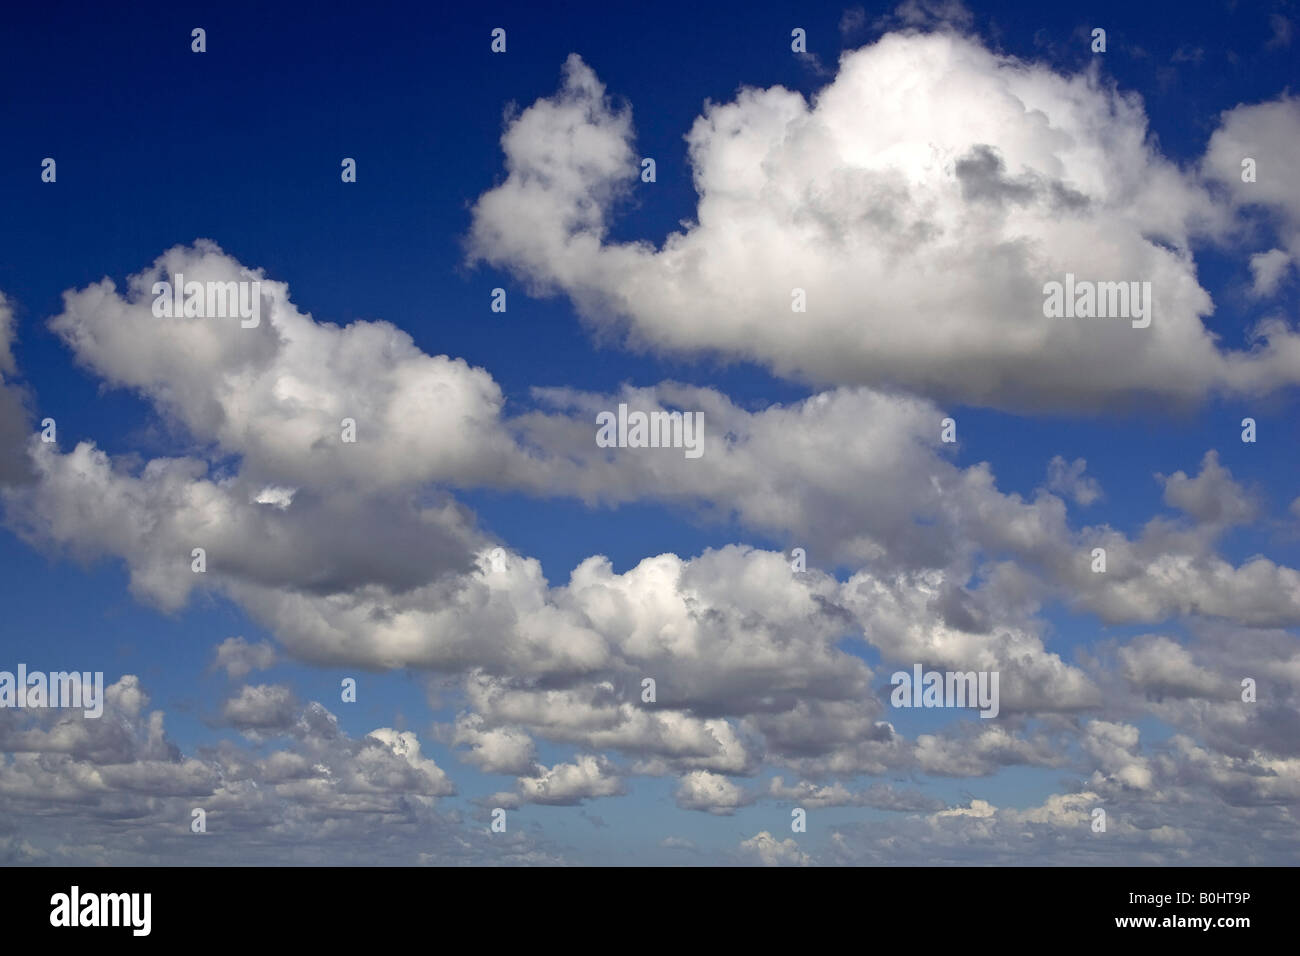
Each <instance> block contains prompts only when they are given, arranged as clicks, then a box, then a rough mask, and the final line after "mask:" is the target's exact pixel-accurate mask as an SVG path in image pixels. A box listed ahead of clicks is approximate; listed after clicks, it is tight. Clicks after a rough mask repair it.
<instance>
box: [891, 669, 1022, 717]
mask: <svg viewBox="0 0 1300 956" xmlns="http://www.w3.org/2000/svg"><path fill="white" fill-rule="evenodd" d="M889 683H891V684H893V685H894V690H893V692H892V693H891V694H890V695H889V702H890V703H891V704H893V705H894V706H895V707H979V708H980V716H981V717H996V716H997V715H998V710H999V709H1000V708H999V706H998V672H997V671H978V672H976V671H966V672H964V673H963V672H961V671H947V672H945V673H940V672H939V671H925V672H924V673H923V672H922V671H921V665H920V664H917V665H915V666H914V667H913V668H912V673H911V674H909V673H908V672H907V671H896V672H895V673H894V675H893V676H892V677H890V678H889Z"/></svg>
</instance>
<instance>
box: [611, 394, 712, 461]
mask: <svg viewBox="0 0 1300 956" xmlns="http://www.w3.org/2000/svg"><path fill="white" fill-rule="evenodd" d="M596 424H597V425H599V426H600V428H599V429H597V431H596V446H597V447H598V448H684V449H685V450H686V451H685V454H686V457H687V458H699V457H700V456H701V455H702V454H704V447H703V445H704V413H703V412H684V413H683V412H649V413H647V412H629V411H628V410H627V405H625V404H620V405H619V406H618V414H617V415H615V414H614V413H613V412H601V413H600V414H599V415H597V416H596Z"/></svg>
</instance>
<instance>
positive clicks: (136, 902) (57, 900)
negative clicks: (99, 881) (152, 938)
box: [50, 886, 153, 936]
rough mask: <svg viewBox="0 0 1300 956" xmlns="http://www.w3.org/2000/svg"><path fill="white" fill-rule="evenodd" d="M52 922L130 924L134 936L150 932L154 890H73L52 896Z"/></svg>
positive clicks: (95, 924)
mask: <svg viewBox="0 0 1300 956" xmlns="http://www.w3.org/2000/svg"><path fill="white" fill-rule="evenodd" d="M50 905H51V906H52V907H53V909H51V910H50V925H51V926H129V927H131V934H132V935H133V936H148V935H149V929H150V926H151V923H152V919H151V910H152V909H153V894H151V893H87V894H85V895H84V896H83V895H82V894H81V891H80V888H79V887H77V886H74V887H73V888H72V892H71V893H55V894H54V895H53V896H51V897H50Z"/></svg>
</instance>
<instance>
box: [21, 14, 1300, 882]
mask: <svg viewBox="0 0 1300 956" xmlns="http://www.w3.org/2000/svg"><path fill="white" fill-rule="evenodd" d="M7 20H8V22H7V24H6V29H5V31H4V32H3V34H0V75H2V76H3V80H4V82H3V84H2V86H0V89H3V91H4V92H3V93H0V115H3V118H4V122H3V134H0V135H2V136H3V148H0V210H3V223H4V226H3V229H0V575H2V579H3V582H4V584H3V586H2V587H3V590H2V591H0V593H3V595H4V602H3V613H0V705H2V706H0V861H3V862H5V863H6V864H10V865H14V864H17V865H48V864H69V865H70V864H75V865H100V864H106V865H130V864H146V865H148V864H180V865H226V864H347V865H403V866H405V865H575V864H576V865H686V866H696V865H750V864H754V865H814V866H818V865H873V866H879V865H918V864H942V865H990V864H994V865H1105V866H1115V865H1143V866H1157V865H1158V866H1166V865H1193V864H1199V865H1204V864H1229V865H1258V864H1288V863H1295V862H1296V861H1297V857H1298V852H1300V837H1298V836H1297V833H1298V832H1300V831H1297V828H1296V822H1297V820H1296V814H1297V811H1298V809H1300V709H1298V705H1300V645H1298V644H1297V640H1296V638H1297V627H1298V626H1300V572H1298V571H1297V570H1296V569H1297V567H1300V487H1298V486H1297V485H1298V483H1297V480H1296V474H1297V471H1296V462H1297V460H1298V459H1297V454H1296V447H1297V442H1298V441H1300V428H1297V425H1296V413H1297V410H1298V406H1297V385H1300V329H1298V328H1297V321H1296V316H1297V306H1298V305H1300V282H1298V281H1297V269H1298V268H1300V187H1298V186H1297V182H1296V176H1295V170H1296V168H1297V162H1298V161H1300V96H1298V95H1297V94H1296V93H1295V90H1294V88H1295V86H1296V85H1297V71H1296V68H1295V65H1294V64H1295V62H1296V60H1295V57H1296V49H1297V41H1296V40H1295V39H1294V38H1293V34H1294V32H1295V29H1296V26H1297V23H1300V10H1298V9H1297V5H1296V4H1295V3H1294V2H1264V3H1259V4H1241V3H1231V4H1221V3H1220V4H1210V3H1197V4H1191V5H1182V4H1178V5H1175V4H1154V5H1149V6H1148V5H1141V6H1138V5H1133V4H1119V3H1098V4H1090V5H1088V6H1087V7H1086V8H1084V7H1079V6H1076V5H1065V6H1060V7H1049V8H1047V9H1043V8H1041V5H1028V4H1017V3H1010V4H996V5H991V4H989V5H980V4H968V5H963V4H961V3H957V2H932V0H908V2H906V3H903V4H902V5H901V6H898V5H894V4H882V5H874V6H870V7H866V6H857V5H844V4H821V3H817V4H805V3H800V4H792V3H787V4H776V3H753V2H747V3H744V4H739V3H715V4H708V5H699V4H690V5H677V4H672V3H660V4H655V5H653V6H652V7H646V6H645V5H639V6H631V5H628V6H626V7H616V8H613V9H611V6H610V5H608V4H594V3H571V4H565V5H563V6H562V7H559V8H554V9H551V8H547V7H546V6H545V5H537V4H504V5H502V4H497V5H475V6H474V8H473V9H471V10H464V9H460V10H457V9H454V8H451V7H442V6H439V5H420V6H416V5H409V6H407V5H400V6H399V5H391V4H384V3H373V4H367V5H364V7H361V8H352V7H349V6H344V5H330V4H326V5H321V6H320V7H318V8H315V9H310V10H288V9H283V8H278V7H272V8H267V7H266V6H265V5H253V4H242V3H229V4H222V5H220V7H217V6H215V5H214V6H204V5H188V4H168V5H165V6H164V5H155V4H140V5H133V6H132V7H131V8H130V9H127V10H111V11H110V10H105V9H101V8H92V7H90V6H89V5H86V6H84V7H83V6H79V5H61V4H57V3H56V4H52V5H47V6H44V7H41V8H36V7H32V6H30V5H29V6H28V7H25V8H22V9H19V10H15V11H14V12H13V13H12V14H10V16H9V17H8V18H7ZM196 28H198V29H201V30H202V31H203V34H202V37H201V42H200V41H199V40H197V39H196V38H195V36H194V34H193V31H194V30H195V29H196ZM498 29H500V30H502V31H504V34H503V37H504V39H503V40H502V39H501V37H502V35H501V34H497V35H496V40H495V45H496V46H497V47H498V49H496V50H494V49H493V46H494V31H495V30H498ZM1099 29H1100V30H1103V31H1104V35H1102V34H1098V33H1096V31H1097V30H1099ZM502 43H504V49H500V47H501V46H502ZM196 46H201V47H202V50H201V51H200V50H196V49H195V47H196ZM51 160H52V161H53V162H52V163H51V162H50V161H51ZM349 160H350V161H351V163H349V162H348V161H349ZM646 160H652V161H653V163H652V164H648V163H647V162H646ZM178 274H180V275H183V276H184V277H185V280H184V281H186V282H198V283H201V284H203V286H204V288H206V287H207V285H208V284H214V285H215V284H220V283H236V284H240V285H239V287H240V288H241V289H243V290H245V291H249V290H251V291H249V294H250V296H251V298H250V299H249V302H250V303H251V302H252V301H254V300H255V301H256V303H257V310H256V314H255V319H254V316H253V314H252V313H249V314H246V315H235V314H231V313H229V312H227V313H224V314H215V315H206V314H205V315H188V316H185V315H177V316H167V315H165V314H159V312H160V309H159V307H157V306H156V301H157V299H158V295H159V294H158V292H157V290H156V289H155V283H161V282H167V283H171V282H173V281H175V276H176V275H178ZM1067 276H1068V277H1069V278H1068V279H1067ZM254 283H256V285H254ZM1052 283H1060V284H1061V285H1062V287H1065V286H1066V285H1067V283H1068V284H1069V286H1070V288H1071V289H1073V288H1075V286H1076V283H1089V284H1097V287H1101V286H1100V284H1102V283H1106V284H1108V287H1109V288H1110V290H1111V292H1112V293H1114V295H1115V299H1114V302H1113V303H1112V305H1113V306H1114V308H1113V309H1112V311H1113V312H1118V314H1108V315H1105V316H1098V315H1091V316H1089V315H1087V314H1066V315H1058V314H1053V313H1052V311H1051V308H1050V303H1049V299H1050V294H1049V289H1050V288H1051V284H1052ZM1119 283H1122V284H1123V290H1124V292H1125V293H1127V294H1128V295H1127V298H1128V301H1127V302H1124V301H1123V300H1121V299H1120V298H1118V292H1116V291H1115V290H1117V289H1119V288H1120V286H1118V285H1116V284H1119ZM1080 287H1082V286H1080ZM1105 298H1106V293H1105V292H1103V293H1102V294H1101V295H1100V296H1099V297H1098V302H1101V301H1102V300H1104V299H1105ZM1073 304H1075V303H1073V302H1072V305H1073ZM1094 311H1096V310H1094ZM1070 312H1071V313H1082V312H1083V307H1082V306H1080V308H1079V309H1077V310H1075V309H1071V310H1070ZM620 406H625V410H626V411H627V412H631V413H638V412H639V413H642V414H649V413H676V414H679V415H680V416H682V417H681V418H680V419H679V420H680V421H683V422H692V421H697V422H699V423H700V424H699V431H698V432H696V433H695V436H696V437H697V438H699V443H698V445H696V446H694V447H693V446H692V444H691V442H692V439H691V433H690V432H689V430H687V431H685V432H678V433H676V434H672V433H671V431H669V432H665V433H664V438H665V441H664V442H663V445H664V446H665V447H636V445H637V441H636V439H635V437H633V435H631V434H629V433H628V431H627V430H626V429H624V430H623V431H622V433H621V435H620V432H619V430H618V429H617V428H616V429H614V430H613V432H612V434H611V432H610V431H609V429H608V428H605V429H604V430H602V422H605V421H607V420H609V419H614V420H617V418H618V414H619V408H620ZM665 420H668V421H670V419H665ZM1247 420H1249V423H1248V422H1247ZM629 421H631V419H629ZM349 423H351V424H350V426H349ZM620 437H621V438H623V439H625V440H624V441H622V442H619V441H618V439H619V438H620ZM611 438H612V439H613V442H612V443H611V441H610V440H609V439H611ZM627 439H631V440H627ZM1248 439H1249V440H1248ZM196 548H198V549H202V551H201V553H202V560H201V563H200V561H199V559H197V558H196V557H195V552H194V549H196ZM796 549H798V550H796ZM1098 549H1100V550H1098ZM200 564H201V569H200ZM20 664H22V665H24V666H25V667H26V669H27V670H28V671H41V672H55V671H68V670H75V671H78V672H91V673H93V672H102V673H103V681H104V685H105V688H104V692H103V713H102V714H101V715H100V716H98V717H93V716H86V715H85V714H84V713H83V711H82V709H78V708H72V707H63V708H58V707H47V708H38V707H19V706H13V705H5V699H4V697H3V686H2V684H3V679H4V676H3V673H2V672H5V671H7V672H12V673H16V672H17V669H18V667H19V665H20ZM918 666H919V667H920V668H921V670H922V672H923V673H926V672H937V673H939V674H941V675H942V674H948V673H975V674H979V675H983V677H984V678H985V679H991V677H990V675H997V680H998V683H997V687H998V700H997V706H996V707H995V708H992V709H993V710H995V711H996V713H992V712H989V710H990V709H989V708H985V712H986V713H987V716H981V711H980V709H978V708H975V707H971V706H954V702H953V701H951V700H946V699H945V700H940V701H939V703H941V704H945V706H937V707H919V708H918V707H903V706H897V705H896V702H897V700H896V692H895V686H894V685H895V684H896V683H898V680H897V679H896V677H895V675H896V674H898V673H899V672H902V673H905V674H908V675H910V674H912V673H913V672H914V668H916V667H918ZM646 680H650V681H653V687H652V688H650V689H647V687H646V684H645V681H646ZM350 688H354V689H355V690H354V693H352V692H351V691H350ZM968 703H969V702H968ZM198 811H202V812H201V813H200V812H198Z"/></svg>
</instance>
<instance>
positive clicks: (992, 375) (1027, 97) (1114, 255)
mask: <svg viewBox="0 0 1300 956" xmlns="http://www.w3.org/2000/svg"><path fill="white" fill-rule="evenodd" d="M903 90H905V91H906V92H905V94H904V93H902V92H900V91H903ZM1287 109H1290V107H1288V108H1287ZM1289 116H1290V114H1289V113H1288V114H1286V115H1285V116H1284V115H1282V114H1280V113H1279V114H1278V115H1274V114H1272V113H1270V114H1268V117H1271V118H1272V119H1273V120H1280V119H1286V121H1287V122H1288V123H1289V122H1290V118H1289ZM1268 117H1265V116H1263V115H1261V116H1260V117H1259V119H1258V122H1259V123H1260V124H1261V128H1262V124H1264V123H1265V122H1267V121H1268ZM1254 122H1255V120H1252V119H1250V118H1249V117H1246V116H1240V115H1238V116H1233V117H1228V118H1227V120H1226V125H1225V127H1224V129H1223V130H1221V131H1220V133H1221V134H1222V135H1220V134H1216V139H1215V140H1214V141H1212V143H1211V148H1210V154H1209V156H1210V160H1211V161H1210V168H1211V169H1216V170H1217V169H1218V168H1219V167H1218V165H1216V164H1217V162H1218V160H1219V157H1221V156H1224V155H1227V154H1229V153H1232V154H1233V156H1234V157H1235V158H1234V159H1233V164H1234V166H1235V164H1236V161H1237V159H1239V158H1240V155H1242V154H1241V153H1240V152H1236V151H1235V147H1236V144H1237V142H1238V140H1239V139H1240V133H1241V130H1242V127H1243V126H1245V125H1248V124H1253V123H1254ZM1286 129H1287V130H1288V131H1286V132H1281V133H1273V134H1270V135H1271V138H1270V139H1269V140H1268V141H1267V145H1269V147H1270V148H1269V149H1268V151H1267V155H1270V156H1274V157H1277V158H1276V159H1275V160H1274V161H1275V162H1277V161H1280V158H1281V157H1282V156H1285V155H1287V153H1286V152H1285V149H1284V147H1285V146H1286V145H1287V144H1288V143H1292V142H1294V137H1293V136H1291V132H1290V131H1289V127H1286ZM633 135H634V130H633V125H632V117H631V113H630V110H628V109H619V108H615V107H614V106H613V105H612V103H611V101H610V99H609V97H608V96H607V94H606V91H605V88H604V86H603V84H602V83H601V82H600V80H599V79H598V78H597V77H596V75H595V73H594V72H593V71H592V70H591V68H590V67H588V66H587V65H586V64H585V63H584V62H583V61H582V60H581V59H580V58H578V57H577V56H576V55H575V56H571V57H570V58H569V59H568V61H567V62H566V63H565V65H564V72H563V79H562V83H561V86H560V89H559V91H558V92H557V93H556V94H555V95H553V96H551V97H545V98H542V99H540V100H538V101H537V102H536V103H535V104H534V105H533V106H531V107H530V108H528V109H526V110H524V111H523V112H522V113H521V114H519V115H518V116H517V117H516V118H514V119H513V120H512V121H511V122H510V123H509V125H508V126H507V128H506V131H505V134H504V135H503V137H502V148H503V150H504V153H505V168H506V178H505V180H504V181H503V182H502V183H501V184H500V185H498V186H496V187H494V188H493V189H491V190H490V191H488V192H487V193H485V194H484V195H482V196H481V197H480V198H479V200H478V202H477V204H476V205H475V208H474V219H473V224H472V228H471V231H470V236H469V249H470V255H471V259H473V260H476V261H486V262H488V263H491V264H492V265H494V266H498V267H502V268H507V269H510V270H511V271H512V272H514V273H515V274H516V275H518V276H519V277H520V278H521V279H523V280H525V281H527V282H529V283H531V284H532V286H533V287H534V288H535V289H536V290H537V291H542V292H546V291H560V292H563V293H564V294H566V295H567V296H569V297H570V298H571V299H572V300H573V301H574V303H575V304H576V305H577V306H578V308H579V309H580V310H581V312H582V313H583V314H584V316H585V317H586V319H587V321H588V322H589V323H590V324H591V325H592V326H593V327H594V328H595V329H597V330H600V331H613V332H617V333H619V334H621V335H623V337H624V338H625V339H626V341H627V342H628V343H629V344H630V345H632V346H634V347H639V348H646V349H652V350H656V351H659V352H663V353H666V354H672V355H676V356H700V355H720V356H725V357H728V358H740V359H749V360H753V361H756V362H759V363H762V364H764V365H766V366H768V367H770V368H771V369H772V370H773V371H774V372H775V373H776V374H778V375H782V376H786V377H790V378H794V379H798V380H801V381H807V382H812V383H817V384H893V385H901V386H904V387H907V388H909V389H912V390H917V391H923V392H926V393H929V394H931V395H934V396H938V397H941V398H954V399H960V400H962V401H966V402H978V403H988V404H995V405H1001V406H1007V407H1043V406H1055V407H1069V408H1081V407H1092V406H1097V405H1103V404H1108V403H1110V402H1112V401H1114V400H1116V399H1118V398H1121V397H1123V398H1132V397H1135V396H1137V395H1143V394H1150V393H1157V394H1160V395H1161V396H1163V398H1165V399H1166V400H1174V401H1180V400H1181V401H1193V400H1197V399H1199V398H1201V397H1203V396H1204V395H1206V394H1207V393H1209V392H1211V391H1215V390H1226V391H1229V392H1245V393H1261V392H1267V391H1269V390H1272V389H1276V388H1279V387H1283V386H1286V385H1291V384H1295V383H1296V382H1297V381H1300V345H1297V342H1300V339H1297V337H1296V335H1295V334H1294V332H1293V331H1291V330H1289V329H1287V328H1285V327H1284V326H1281V325H1279V324H1277V323H1273V324H1271V325H1269V326H1267V327H1261V329H1260V330H1259V334H1260V337H1261V342H1260V347H1259V348H1257V349H1253V350H1251V351H1249V352H1231V351H1225V350H1223V349H1221V348H1219V347H1218V346H1217V345H1216V344H1215V339H1214V336H1213V335H1212V334H1211V333H1210V332H1209V331H1208V330H1207V328H1206V327H1205V325H1204V322H1203V319H1205V318H1206V317H1207V316H1209V315H1211V314H1212V313H1213V311H1214V304H1213V303H1212V302H1211V300H1210V297H1209V295H1208V294H1207V293H1206V292H1205V290H1204V289H1203V288H1201V286H1200V285H1199V284H1198V282H1197V279H1196V263H1195V261H1194V259H1193V257H1192V254H1191V251H1190V248H1191V241H1192V239H1193V238H1194V237H1196V236H1202V235H1209V236H1216V237H1218V236H1223V235H1225V234H1226V232H1227V230H1228V228H1229V226H1230V224H1231V216H1232V214H1231V211H1230V210H1228V209H1226V208H1225V207H1224V206H1223V205H1222V204H1221V203H1218V202H1216V201H1215V199H1214V197H1213V195H1212V193H1211V191H1210V190H1209V189H1208V188H1207V187H1206V186H1205V185H1204V184H1203V183H1202V182H1201V180H1200V178H1199V177H1198V175H1197V174H1196V171H1195V170H1183V169H1180V168H1179V167H1178V166H1177V165H1176V164H1174V163H1173V162H1171V161H1169V160H1168V159H1166V158H1165V157H1163V156H1162V155H1161V154H1160V152H1159V151H1158V149H1157V148H1156V147H1155V145H1154V141H1153V140H1152V138H1151V137H1150V136H1149V135H1148V129H1147V120H1146V117H1145V114H1144V112H1143V108H1142V104H1141V102H1140V100H1139V99H1138V98H1137V97H1136V96H1133V95H1130V94H1123V93H1120V92H1119V91H1118V90H1116V89H1115V88H1114V87H1113V86H1111V85H1110V84H1108V83H1106V82H1103V81H1102V80H1101V79H1100V78H1099V77H1098V75H1097V73H1096V72H1087V73H1083V74H1078V75H1062V74H1060V73H1058V72H1056V71H1055V70H1053V69H1052V68H1050V67H1048V66H1045V65H1042V64H1037V63H1030V62H1025V61H1021V60H1017V59H1015V58H1013V57H1008V56H1002V55H998V54H995V53H993V52H991V51H989V50H988V49H986V48H985V47H984V46H982V45H981V44H980V43H979V42H978V41H977V40H975V39H971V38H967V37H963V36H961V35H960V34H958V33H956V32H953V31H950V30H945V31H940V32H935V33H929V34H926V33H918V32H909V33H891V34H888V35H886V36H884V37H883V38H881V39H880V40H879V41H877V42H876V43H874V44H872V45H870V46H867V47H864V48H862V49H860V50H856V51H851V52H849V53H846V54H845V55H844V56H843V57H842V59H841V61H840V65H839V72H838V74H837V76H836V77H835V79H834V81H833V82H831V83H830V84H829V85H828V86H826V87H825V88H824V89H822V90H820V91H819V92H818V94H817V95H816V96H815V97H814V99H813V100H812V101H811V102H809V101H807V100H805V99H804V97H802V96H801V95H800V94H798V93H795V92H791V91H789V90H785V89H783V88H780V87H774V88H771V89H753V88H745V89H742V90H741V92H740V93H739V94H738V96H737V97H736V99H735V100H733V101H732V102H729V103H708V104H707V105H706V107H705V112H704V114H703V115H702V116H701V117H699V118H698V119H697V120H696V122H695V124H694V126H693V127H692V128H691V130H690V132H689V133H688V134H687V137H686V139H687V144H688V147H689V151H690V161H691V165H692V169H693V175H694V182H695V187H696V191H697V192H698V194H699V200H698V207H697V210H696V216H695V218H694V220H693V221H692V222H690V223H689V224H687V225H686V227H685V228H684V230H683V231H680V232H675V233H673V234H672V235H670V236H669V237H668V238H667V240H666V241H665V242H664V243H663V245H662V246H661V247H659V248H655V247H654V246H652V245H651V244H649V243H647V242H644V241H641V242H614V241H610V240H608V238H607V234H608V229H609V225H610V221H611V217H612V215H613V212H614V208H615V206H616V204H617V202H618V201H619V199H620V197H622V196H623V195H624V194H626V193H627V192H628V191H629V190H630V189H631V188H632V187H633V184H634V183H635V180H636V169H637V165H636V159H637V156H638V154H637V153H636V152H635V150H634V148H633ZM1287 137H1291V138H1290V139H1288V138H1287ZM1286 189H1287V180H1286V177H1285V176H1282V175H1277V174H1274V175H1273V177H1272V184H1271V185H1270V186H1269V187H1268V191H1267V192H1266V193H1261V194H1257V196H1256V199H1255V201H1262V200H1263V199H1264V198H1265V197H1272V200H1273V201H1277V202H1281V203H1284V204H1286V203H1293V199H1292V198H1291V197H1289V196H1288V197H1287V198H1286V199H1283V198H1281V192H1283V191H1285V190H1286ZM1292 192H1294V191H1292ZM903 262H906V263H907V268H905V269H904V268H900V267H899V263H903ZM1066 273H1071V274H1073V275H1075V276H1077V277H1078V278H1080V279H1088V280H1091V281H1135V280H1141V281H1147V282H1150V283H1152V288H1153V290H1154V292H1153V295H1154V318H1153V321H1152V323H1151V325H1150V327H1149V328H1140V329H1139V328H1133V327H1132V326H1131V324H1130V323H1129V322H1128V321H1123V320H1078V319H1048V318H1045V317H1044V312H1043V296H1044V292H1043V287H1044V285H1045V283H1047V282H1049V281H1062V280H1064V277H1065V275H1066ZM936 276H942V278H943V281H942V282H939V281H935V277H936ZM796 289H797V290H802V292H803V293H804V295H805V297H806V304H807V308H806V311H803V312H800V311H795V312H792V303H793V302H795V301H797V295H796V293H795V292H794V290H796ZM700 316H708V321H701V320H700Z"/></svg>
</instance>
